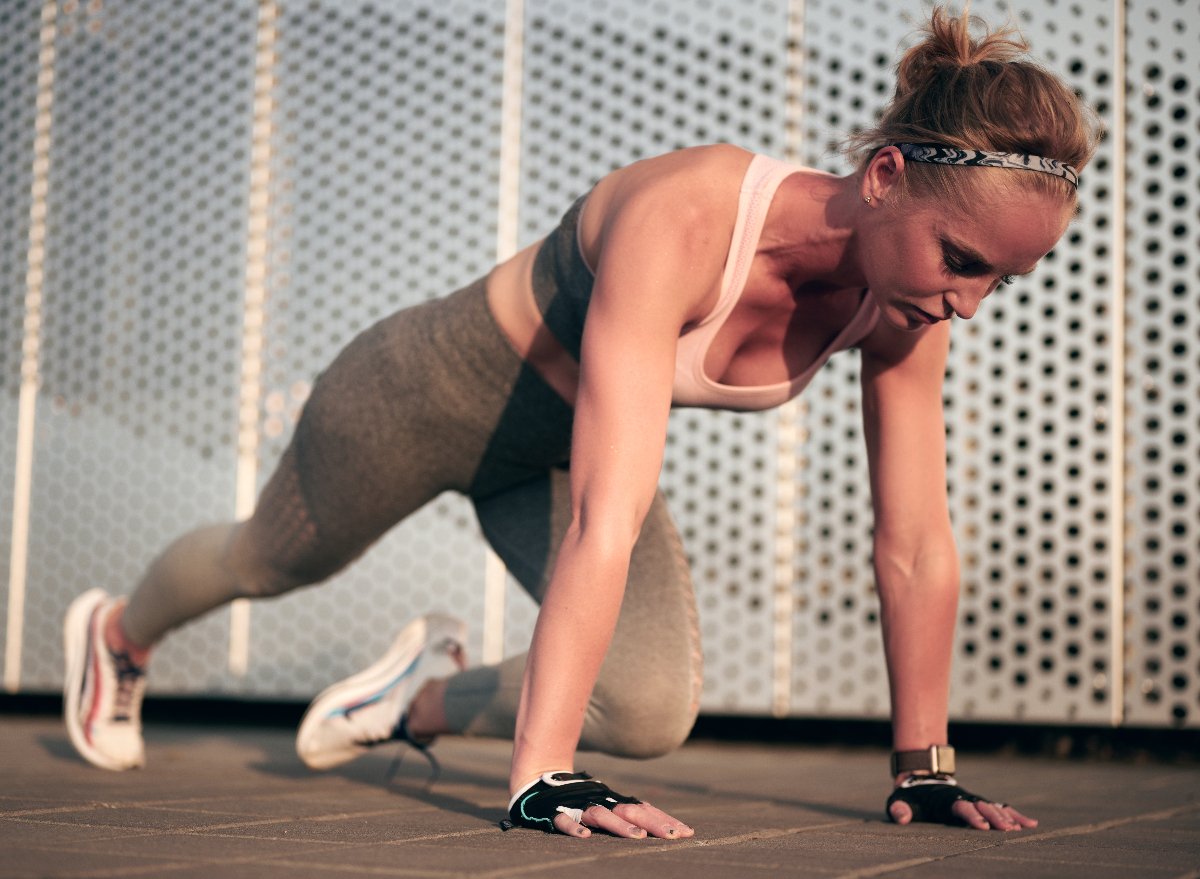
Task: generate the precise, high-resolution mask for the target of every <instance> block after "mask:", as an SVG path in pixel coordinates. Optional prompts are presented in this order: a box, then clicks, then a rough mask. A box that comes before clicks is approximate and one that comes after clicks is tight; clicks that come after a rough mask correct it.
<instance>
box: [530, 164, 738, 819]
mask: <svg viewBox="0 0 1200 879" xmlns="http://www.w3.org/2000/svg"><path fill="white" fill-rule="evenodd" d="M683 170H684V173H678V174H677V173H672V171H671V169H669V168H668V169H667V172H666V173H662V174H659V175H656V176H655V177H654V178H653V179H651V180H649V181H634V183H633V184H632V185H630V186H628V187H627V188H626V189H625V190H624V191H619V192H617V193H615V194H614V193H611V192H609V193H603V194H604V195H606V196H608V198H607V199H600V200H599V201H598V204H596V205H592V204H590V203H589V207H588V210H589V212H590V211H592V210H593V208H596V209H597V210H603V211H605V212H606V217H607V219H606V221H605V226H604V229H603V231H602V247H601V248H600V258H599V263H598V265H597V275H596V282H595V285H594V288H593V292H592V299H591V304H590V306H589V310H588V317H587V322H586V324H585V327H584V334H583V347H582V352H581V357H580V381H579V389H578V395H577V398H576V409H575V424H574V433H573V440H572V449H571V499H572V522H571V525H570V526H569V528H568V530H567V533H566V536H565V538H564V540H563V543H562V545H561V547H560V549H559V553H558V557H557V561H556V563H555V567H554V570H553V573H552V576H551V581H550V584H549V586H548V588H547V592H546V595H545V598H544V600H543V602H542V608H541V611H540V613H539V616H538V622H537V626H536V628H535V630H534V636H533V642H532V645H531V647H530V651H529V660H528V662H527V664H526V672H525V680H524V685H523V688H522V693H521V705H520V709H519V711H518V715H517V730H516V739H515V743H514V750H513V763H512V769H511V775H510V785H511V788H512V790H514V791H516V790H520V789H521V788H522V787H524V786H525V785H526V784H528V783H529V782H530V781H531V780H533V779H535V778H538V777H540V776H542V775H543V774H545V773H548V772H559V771H569V770H571V769H572V768H573V759H574V753H575V748H576V745H577V744H578V740H579V736H580V732H581V729H582V725H583V719H584V713H585V711H586V708H587V704H588V700H589V697H590V695H591V691H592V687H593V685H594V683H595V681H596V677H597V674H598V673H599V669H600V665H601V663H602V661H603V659H604V656H605V653H606V652H607V650H608V646H609V643H610V641H611V638H612V634H613V630H614V628H615V626H616V621H617V616H618V613H619V611H620V607H621V600H622V597H623V594H624V589H625V581H626V576H627V574H628V569H629V560H630V553H631V552H632V549H633V546H634V543H635V542H636V540H637V537H638V533H639V531H640V529H641V526H642V521H643V519H644V518H645V516H646V513H647V511H648V510H649V507H650V504H651V501H652V499H653V497H654V492H655V488H656V486H657V482H658V474H659V470H660V468H661V465H662V455H663V448H664V445H665V441H666V430H667V416H668V414H669V412H670V406H671V389H672V382H673V377H674V364H675V348H676V344H677V340H678V338H679V333H680V329H681V327H682V326H683V325H684V324H685V323H686V322H687V321H688V320H689V319H691V317H692V316H693V314H694V313H695V312H696V311H697V309H698V307H699V304H700V301H701V299H703V297H704V296H705V295H706V293H707V292H708V291H709V289H710V288H712V289H713V290H715V289H716V288H717V287H718V286H719V279H720V273H721V268H722V264H723V261H724V251H725V248H726V247H727V243H728V235H729V229H727V228H725V227H726V226H731V225H732V215H733V213H734V212H735V211H736V204H737V203H736V193H737V189H736V186H732V187H730V186H725V187H724V190H722V188H721V187H720V186H719V185H715V184H713V183H710V182H709V181H707V180H706V179H705V178H704V176H703V175H694V174H689V173H686V171H687V169H683ZM735 179H738V178H735ZM729 190H732V192H729ZM593 197H595V196H593ZM722 197H723V198H724V201H722V200H721V199H722ZM710 198H711V199H712V202H713V203H712V204H709V202H708V201H707V200H708V199H710ZM726 202H731V204H726ZM726 208H728V210H727V211H726V210H725V209H726ZM726 212H727V213H728V214H729V215H730V216H729V218H728V220H727V221H726V219H725V218H724V214H725V213H726ZM714 217H715V219H713V218H714ZM722 237H723V238H724V240H723V242H722V243H720V244H718V245H717V246H715V247H714V246H713V242H714V241H721V239H722ZM641 808H642V807H638V806H630V805H622V806H620V807H618V808H617V809H616V810H615V814H616V815H619V816H623V817H628V818H629V821H633V822H635V823H638V824H640V825H641V826H643V827H646V829H648V830H650V832H651V833H654V834H655V835H659V836H668V837H669V836H677V835H681V834H680V833H679V830H678V828H679V827H682V825H678V822H675V827H676V832H675V833H670V832H668V830H669V829H670V828H668V827H665V826H664V824H663V819H666V818H667V816H662V818H654V817H653V816H652V819H653V820H650V819H647V820H649V821H650V823H646V821H638V820H635V813H636V812H637V811H638V810H639V809H641ZM643 811H644V810H643ZM652 811H654V812H657V810H652ZM657 814H658V815H659V816H661V814H662V813H657ZM643 817H644V816H643ZM562 820H563V822H564V823H562V824H559V822H557V821H556V826H558V827H559V829H560V830H563V831H564V832H572V833H576V834H577V835H586V831H584V828H582V827H579V826H578V825H576V824H575V823H574V822H572V821H569V820H568V819H566V818H565V816H564V818H563V819H562ZM606 820H607V818H606ZM655 822H657V823H655ZM621 823H622V828H626V827H627V826H628V825H627V824H625V822H621ZM568 825H570V826H568ZM605 829H610V830H613V829H614V828H612V827H606V828H605ZM660 830H661V831H662V832H659V831H660ZM683 830H684V831H686V832H685V833H684V834H682V835H690V830H687V828H686V827H684V828H683ZM581 831H583V832H581ZM614 832H616V831H614ZM622 835H636V834H622Z"/></svg>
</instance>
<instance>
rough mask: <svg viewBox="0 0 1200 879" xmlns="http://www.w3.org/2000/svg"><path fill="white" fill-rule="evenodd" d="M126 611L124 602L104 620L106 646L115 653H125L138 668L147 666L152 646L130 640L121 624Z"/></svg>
mask: <svg viewBox="0 0 1200 879" xmlns="http://www.w3.org/2000/svg"><path fill="white" fill-rule="evenodd" d="M124 613H125V605H124V604H123V603H122V604H119V605H117V606H116V607H115V608H113V609H112V610H111V611H110V612H109V614H108V619H107V620H105V621H104V646H106V647H107V648H108V649H109V650H110V651H112V652H113V653H114V654H122V653H123V654H125V655H126V656H128V657H129V661H130V662H132V663H133V664H134V665H136V666H137V667H138V668H145V667H146V665H147V664H149V662H150V652H151V648H150V647H142V646H141V645H139V644H135V643H133V641H131V640H129V636H128V635H126V634H125V627H124V626H122V625H121V617H122V616H123V615H124Z"/></svg>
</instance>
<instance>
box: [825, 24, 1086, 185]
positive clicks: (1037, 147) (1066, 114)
mask: <svg viewBox="0 0 1200 879" xmlns="http://www.w3.org/2000/svg"><path fill="white" fill-rule="evenodd" d="M972 25H975V26H976V27H977V29H978V30H979V31H980V36H978V37H973V36H972V35H971V30H972ZM921 31H922V32H923V33H924V36H925V39H924V40H923V41H922V42H921V43H920V44H919V45H917V46H914V47H913V48H911V49H909V50H908V51H907V52H905V53H904V57H903V58H901V59H900V63H899V65H897V69H896V93H895V95H894V96H893V98H892V102H891V104H890V105H889V106H888V108H887V110H886V111H885V112H884V114H883V118H882V119H880V120H879V123H878V124H877V125H876V126H874V127H873V128H870V129H868V130H866V131H862V132H859V133H858V134H855V135H852V136H851V137H849V138H847V139H846V141H845V143H846V146H847V147H848V150H849V152H850V153H851V155H852V156H853V157H854V159H855V160H856V162H857V165H858V170H859V171H860V172H861V171H862V170H864V169H865V168H866V166H867V165H868V164H869V163H870V161H871V159H873V158H874V157H875V154H876V153H877V152H879V150H880V149H882V148H883V147H885V146H887V145H889V144H895V143H915V144H936V145H938V146H944V147H953V148H955V149H967V150H992V151H997V152H1006V153H1023V154H1028V155H1036V156H1044V157H1046V158H1049V159H1057V160H1058V161H1060V162H1065V163H1066V164H1068V165H1071V166H1072V167H1074V168H1075V169H1076V170H1080V169H1082V168H1083V166H1084V165H1086V164H1087V163H1088V161H1089V160H1090V159H1091V158H1092V155H1093V153H1095V151H1096V146H1097V144H1098V143H1099V140H1100V136H1101V132H1102V126H1101V124H1100V121H1099V118H1098V117H1097V116H1096V114H1095V113H1094V112H1093V111H1092V110H1091V109H1090V108H1088V107H1087V106H1086V105H1084V103H1083V102H1082V101H1081V100H1080V99H1079V97H1078V96H1077V95H1076V94H1075V93H1074V92H1072V91H1071V89H1070V88H1068V87H1067V85H1066V84H1065V83H1063V82H1062V80H1060V79H1059V78H1058V77H1057V76H1055V75H1054V74H1053V73H1051V72H1050V71H1048V70H1046V69H1044V68H1043V67H1041V66H1040V65H1038V64H1037V63H1036V62H1034V61H1032V60H1028V59H1025V58H1023V57H1022V56H1024V55H1025V54H1026V53H1028V51H1029V46H1028V44H1027V43H1026V42H1025V40H1024V38H1023V37H1022V36H1021V33H1020V31H1019V30H1017V29H1016V28H1015V27H1013V26H1011V25H1008V26H1005V27H1002V28H1000V29H999V30H995V31H993V30H991V28H989V27H988V25H987V23H986V22H985V21H983V19H981V18H979V17H977V16H974V17H973V16H970V15H969V13H968V11H967V10H966V9H964V10H963V13H962V15H954V14H953V13H951V12H949V11H947V8H946V7H945V6H936V7H934V9H933V11H932V12H931V13H930V15H929V20H928V21H927V22H926V24H925V26H924V27H923V28H922V29H921ZM982 185H995V186H1000V187H1004V188H1013V187H1016V188H1020V189H1022V190H1024V191H1030V190H1032V191H1035V192H1039V193H1043V194H1046V195H1050V196H1052V197H1058V198H1061V199H1062V200H1063V202H1064V203H1068V204H1071V205H1072V206H1073V205H1074V203H1075V198H1076V190H1075V187H1074V186H1072V185H1071V184H1070V183H1068V182H1067V181H1065V180H1062V179H1061V178H1058V177H1054V176H1051V175H1047V174H1037V173H1033V172H1029V171H1022V170H1007V169H1001V168H978V167H957V166H947V165H931V164H923V163H917V162H907V163H906V164H905V166H904V174H903V177H902V179H901V186H902V187H903V188H902V190H901V194H902V195H904V194H911V195H914V196H925V197H933V198H940V199H946V200H949V201H951V202H953V203H954V204H956V205H958V206H961V207H965V206H966V205H968V204H971V203H972V202H975V201H977V198H976V196H978V194H979V187H980V186H982Z"/></svg>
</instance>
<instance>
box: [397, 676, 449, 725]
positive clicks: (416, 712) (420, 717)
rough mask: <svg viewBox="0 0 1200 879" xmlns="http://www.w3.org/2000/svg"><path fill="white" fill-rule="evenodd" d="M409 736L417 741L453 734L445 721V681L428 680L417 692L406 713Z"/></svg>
mask: <svg viewBox="0 0 1200 879" xmlns="http://www.w3.org/2000/svg"><path fill="white" fill-rule="evenodd" d="M406 716H407V720H406V723H407V725H408V732H409V734H410V735H411V736H412V737H413V738H414V739H417V740H423V739H432V738H433V737H434V736H439V735H442V734H444V733H449V732H453V730H451V729H450V724H449V721H447V720H446V681H445V679H442V680H429V681H426V682H425V686H423V687H421V689H420V690H419V691H418V692H417V695H416V697H415V698H414V699H413V700H412V702H410V703H409V705H408V711H407V712H406Z"/></svg>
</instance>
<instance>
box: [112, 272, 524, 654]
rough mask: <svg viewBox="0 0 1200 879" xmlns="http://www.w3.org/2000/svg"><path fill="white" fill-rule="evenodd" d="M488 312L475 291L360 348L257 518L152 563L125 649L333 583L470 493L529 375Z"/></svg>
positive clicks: (420, 312)
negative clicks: (227, 610)
mask: <svg viewBox="0 0 1200 879" xmlns="http://www.w3.org/2000/svg"><path fill="white" fill-rule="evenodd" d="M486 309H487V304H486V300H485V297H484V282H483V281H479V282H476V284H474V285H472V286H471V287H468V288H466V289H464V290H461V291H459V292H458V293H455V294H453V295H451V296H449V297H447V298H446V299H443V300H437V301H435V302H429V303H425V304H423V305H420V306H416V307H415V308H410V309H406V310H405V311H402V312H399V313H397V314H395V315H392V316H391V317H389V318H386V319H385V320H383V321H380V322H379V323H378V324H376V325H375V326H373V327H371V328H370V329H368V330H367V331H365V332H364V333H362V334H361V335H359V336H358V337H357V338H356V339H355V340H354V341H352V342H351V343H350V344H349V345H348V346H347V347H346V348H345V349H344V350H343V351H342V352H341V354H339V355H338V357H337V359H336V360H334V362H333V363H332V364H331V365H330V367H329V369H327V370H326V371H325V372H324V373H323V374H322V375H321V376H320V378H319V379H318V380H317V382H316V386H315V387H314V388H313V393H312V396H311V398H310V399H309V400H308V402H307V404H306V405H305V408H304V413H303V416H302V417H301V419H300V423H299V424H298V425H297V428H296V434H295V436H294V437H293V438H292V442H291V445H290V446H289V447H288V450H287V451H286V452H285V454H284V456H283V458H282V459H281V460H280V462H279V466H278V468H277V469H276V471H275V473H274V474H273V475H272V477H271V479H270V481H269V482H268V483H267V486H266V487H265V488H264V490H263V493H262V496H261V498H260V499H259V502H258V506H257V508H256V510H255V512H254V515H253V516H252V517H251V518H250V519H249V520H248V521H247V522H245V523H242V524H239V525H233V524H227V525H217V526H212V527H209V528H202V529H200V530H198V531H194V532H192V533H190V534H188V535H185V536H184V537H182V538H180V539H179V540H178V541H176V542H175V543H174V544H172V545H171V546H170V547H169V548H168V549H167V551H166V552H165V553H163V555H162V556H160V557H159V558H158V559H157V560H156V561H155V562H154V563H153V564H152V565H151V567H150V570H149V571H148V572H147V574H146V577H145V578H144V579H143V580H142V582H141V584H140V585H139V586H138V588H137V589H136V590H135V592H134V594H133V596H132V598H131V600H130V603H129V606H128V608H127V609H126V611H125V613H124V616H123V618H122V625H123V627H124V630H125V633H126V634H127V635H128V637H129V640H131V641H132V642H133V643H134V644H136V645H139V646H142V647H148V646H150V645H152V644H154V643H155V642H157V641H158V640H159V639H160V638H162V636H163V635H164V634H166V632H167V631H169V630H170V629H172V628H175V627H177V626H179V625H181V624H182V623H184V622H186V621H188V620H190V619H193V618H195V617H196V616H199V615H200V614H202V613H205V612H206V611H209V610H211V609H213V608H216V607H219V606H220V605H222V604H225V603H227V602H229V601H232V600H233V599H235V598H243V597H263V596H271V595H279V594H282V593H284V592H287V591H289V590H291V589H295V588H296V587H298V586H302V585H306V584H310V583H317V582H320V581H321V580H324V579H327V578H328V577H330V576H332V575H333V574H335V573H336V572H337V571H339V570H341V569H342V568H343V567H345V566H346V565H347V564H349V563H350V562H351V561H353V560H354V559H355V558H357V557H358V556H359V555H360V554H361V553H363V552H364V551H365V550H366V549H367V547H369V546H370V545H371V544H372V543H373V542H374V541H375V540H377V539H378V538H379V537H380V536H381V535H382V534H383V533H384V532H386V531H387V530H388V529H390V528H391V527H392V526H393V525H394V524H396V523H397V522H398V521H400V520H401V519H403V518H404V517H405V516H407V515H409V514H410V513H412V512H413V511H415V510H416V509H418V508H419V507H421V506H423V505H424V504H425V503H426V502H427V501H429V500H431V499H432V498H434V497H436V496H437V495H438V494H440V493H441V492H442V491H444V490H446V489H448V488H457V489H459V490H466V488H467V487H468V486H469V485H470V483H471V480H472V479H473V478H474V475H475V472H476V470H477V468H478V463H479V461H480V459H481V458H482V456H483V455H484V453H485V451H486V450H487V449H488V442H489V439H490V437H491V434H492V431H493V428H494V426H495V424H496V422H497V419H498V418H499V417H500V413H501V411H502V410H503V406H504V401H505V400H506V398H507V396H508V394H510V393H511V391H512V388H513V385H514V384H515V382H516V377H517V375H518V374H519V373H520V371H521V362H520V360H519V359H518V358H517V357H516V355H515V354H514V353H513V352H512V351H511V349H509V348H506V347H504V346H503V345H501V346H497V345H496V344H494V343H493V344H491V345H489V344H487V340H486V339H484V340H483V341H482V342H480V336H481V330H480V326H479V325H480V324H481V323H482V324H484V325H485V328H486ZM481 310H482V311H483V312H484V314H483V315H481V314H480V311H481ZM489 401H491V402H490V405H489Z"/></svg>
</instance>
